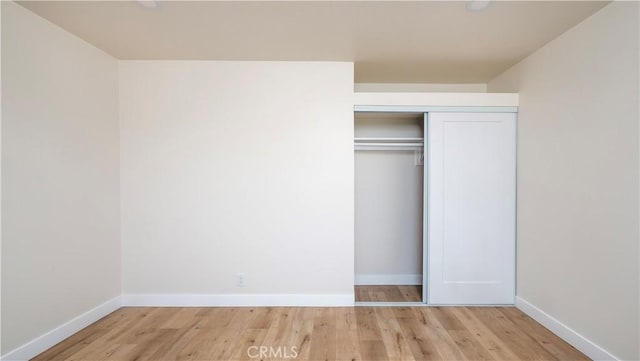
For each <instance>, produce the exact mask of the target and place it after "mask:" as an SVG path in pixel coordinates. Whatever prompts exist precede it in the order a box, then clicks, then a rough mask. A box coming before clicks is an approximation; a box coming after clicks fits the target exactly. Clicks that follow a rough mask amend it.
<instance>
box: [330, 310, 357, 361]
mask: <svg viewBox="0 0 640 361" xmlns="http://www.w3.org/2000/svg"><path fill="white" fill-rule="evenodd" d="M358 342H359V341H358V325H357V323H356V312H355V309H354V308H353V307H344V308H337V309H336V360H338V361H360V360H362V355H361V354H360V347H359V345H358Z"/></svg>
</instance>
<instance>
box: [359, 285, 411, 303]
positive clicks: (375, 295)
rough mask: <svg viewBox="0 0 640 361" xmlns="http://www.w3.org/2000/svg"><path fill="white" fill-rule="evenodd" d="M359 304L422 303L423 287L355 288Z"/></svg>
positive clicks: (383, 286)
mask: <svg viewBox="0 0 640 361" xmlns="http://www.w3.org/2000/svg"><path fill="white" fill-rule="evenodd" d="M355 295H356V301H358V302H421V300H422V287H421V286H413V285H408V286H405V285H403V286H396V285H381V286H378V285H376V286H355Z"/></svg>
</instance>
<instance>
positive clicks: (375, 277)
mask: <svg viewBox="0 0 640 361" xmlns="http://www.w3.org/2000/svg"><path fill="white" fill-rule="evenodd" d="M421 284H422V275H421V274H408V275H393V274H392V275H389V274H357V275H356V277H355V285H356V286H375V285H390V286H394V285H397V286H402V285H421Z"/></svg>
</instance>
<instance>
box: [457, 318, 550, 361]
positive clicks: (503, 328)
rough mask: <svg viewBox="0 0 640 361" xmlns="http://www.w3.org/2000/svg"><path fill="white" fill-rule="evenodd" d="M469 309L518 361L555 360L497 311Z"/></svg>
mask: <svg viewBox="0 0 640 361" xmlns="http://www.w3.org/2000/svg"><path fill="white" fill-rule="evenodd" d="M470 309H471V310H472V311H473V312H474V314H477V315H478V318H479V319H480V320H482V321H483V322H484V323H485V324H486V325H487V327H488V328H489V329H490V330H491V331H492V332H493V333H494V334H496V335H497V336H498V337H499V338H500V339H501V340H502V341H503V342H504V344H505V345H507V347H509V349H510V350H511V351H512V352H513V353H515V354H516V355H517V356H518V358H519V359H520V360H524V361H529V360H530V361H550V360H557V358H556V357H555V356H553V355H552V354H551V353H549V352H547V351H546V350H545V349H544V348H542V347H541V346H540V345H538V343H537V342H535V340H534V339H532V338H531V337H530V336H528V335H526V334H525V333H523V332H522V331H521V330H520V329H519V328H518V327H517V326H515V325H514V324H513V322H511V321H510V320H509V319H507V318H506V317H505V316H504V315H503V314H502V313H500V311H498V310H497V309H495V308H490V307H471V308H470Z"/></svg>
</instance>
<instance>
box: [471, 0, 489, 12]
mask: <svg viewBox="0 0 640 361" xmlns="http://www.w3.org/2000/svg"><path fill="white" fill-rule="evenodd" d="M489 5H491V0H471V1H468V2H467V10H469V11H482V10H484V9H486V8H488V7H489Z"/></svg>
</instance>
